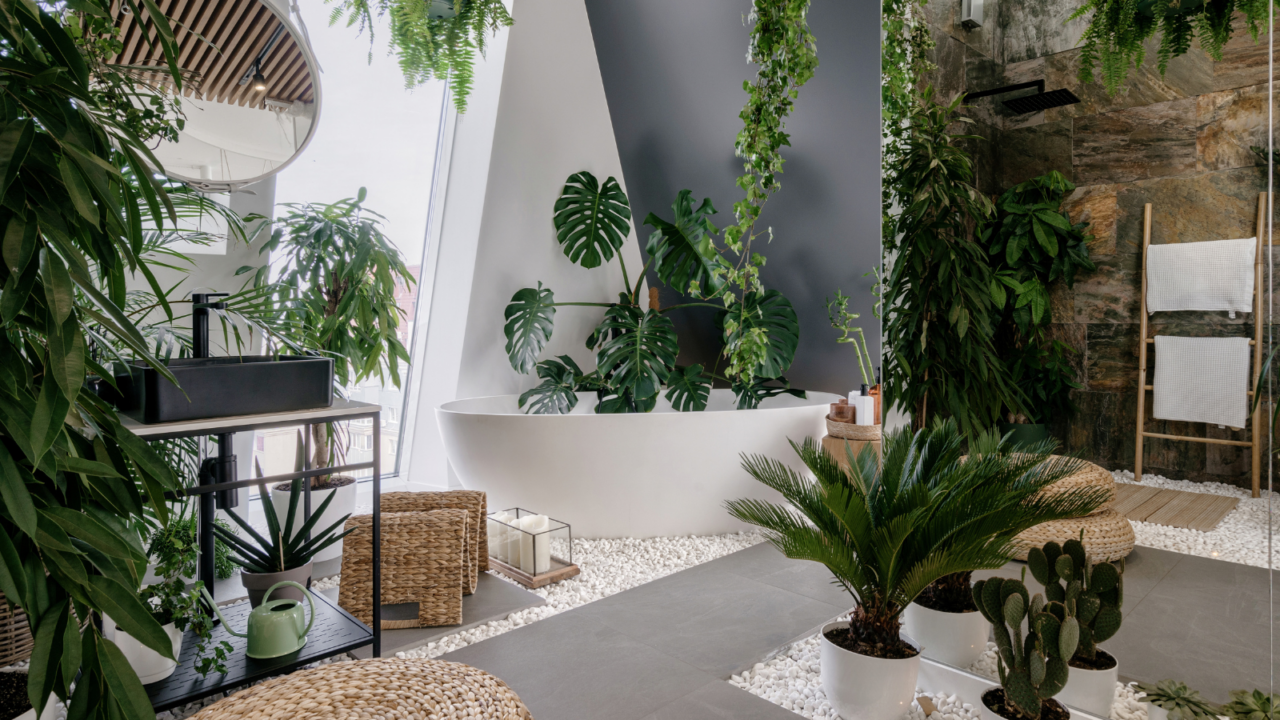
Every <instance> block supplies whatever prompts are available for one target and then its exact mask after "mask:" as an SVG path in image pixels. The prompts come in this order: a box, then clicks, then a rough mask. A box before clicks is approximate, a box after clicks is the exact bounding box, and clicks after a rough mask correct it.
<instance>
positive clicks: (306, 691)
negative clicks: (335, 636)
mask: <svg viewBox="0 0 1280 720" xmlns="http://www.w3.org/2000/svg"><path fill="white" fill-rule="evenodd" d="M191 718H192V720H278V719H279V718H288V719H289V720H338V719H339V718H351V719H352V720H357V719H360V718H388V719H389V718H396V719H397V720H428V718H431V719H433V720H462V719H463V718H467V719H468V720H532V716H531V715H530V714H529V710H528V708H526V707H525V706H524V703H522V702H520V698H519V697H518V696H517V695H516V694H515V692H514V691H512V689H511V688H509V687H507V684H506V683H504V682H502V681H501V680H499V679H498V678H496V677H494V676H492V675H490V674H488V673H486V672H484V671H483V670H478V669H476V668H473V667H471V666H469V665H462V664H460V663H453V662H445V661H443V660H426V659H422V658H414V659H409V658H404V659H402V658H375V659H371V660H356V661H351V662H339V663H332V664H329V665H321V666H320V667H318V668H312V669H311V670H300V671H298V672H295V673H293V674H291V675H282V676H280V677H277V678H274V679H272V680H268V681H266V682H264V683H262V684H260V685H254V686H253V687H251V688H247V689H245V690H241V691H240V692H238V693H235V694H234V695H231V696H230V697H227V698H225V699H222V700H219V701H218V702H216V703H214V704H212V705H210V706H208V707H206V708H204V709H203V710H201V711H200V712H198V713H196V714H195V715H192V716H191Z"/></svg>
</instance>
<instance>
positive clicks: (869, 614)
mask: <svg viewBox="0 0 1280 720" xmlns="http://www.w3.org/2000/svg"><path fill="white" fill-rule="evenodd" d="M792 446H793V447H794V448H795V450H796V453H797V454H798V455H799V456H800V459H801V460H802V461H803V462H804V464H805V466H806V467H807V468H808V469H809V471H810V472H811V473H812V474H813V476H814V478H815V479H814V480H810V479H809V478H807V477H805V476H804V475H801V474H800V473H799V472H797V471H795V470H793V469H791V468H790V467H788V466H786V465H784V464H782V463H780V462H777V461H774V460H770V459H768V458H764V457H760V456H750V457H746V458H744V460H743V467H744V468H745V469H746V470H747V472H749V473H750V474H751V475H752V476H753V477H754V478H756V479H757V480H759V481H760V482H762V483H764V484H765V485H767V486H769V487H771V488H773V489H774V490H777V491H778V492H779V493H781V494H782V496H783V497H784V498H785V499H786V500H787V502H788V504H789V507H788V506H782V505H777V504H774V503H771V502H767V501H764V500H755V499H746V500H733V501H730V502H729V503H728V509H729V512H730V513H731V514H732V515H733V516H734V517H736V518H738V519H739V520H742V521H744V522H747V523H751V524H752V525H756V526H758V527H761V528H763V529H764V531H765V535H766V537H767V538H768V539H769V541H770V542H771V543H773V544H774V546H775V547H777V548H778V549H779V550H781V551H782V552H783V554H785V555H786V556H787V557H791V558H797V559H804V560H813V561H817V562H821V563H823V564H824V565H826V566H827V567H828V568H829V569H830V570H831V572H832V574H833V575H834V576H835V578H836V581H837V582H839V583H840V584H841V585H843V586H844V587H845V588H846V589H847V590H848V591H849V592H850V593H851V594H852V595H853V597H854V603H855V607H854V610H853V616H852V619H851V620H850V621H848V622H835V623H829V624H828V625H827V626H825V627H824V628H823V630H822V641H821V642H822V651H821V652H822V655H821V657H822V686H823V689H824V691H825V692H826V693H827V697H828V699H830V701H831V704H832V706H833V707H834V708H835V709H836V711H837V712H839V713H840V715H841V716H842V717H844V718H846V719H847V720H853V719H861V718H866V719H867V720H872V719H879V718H886V717H895V716H897V715H900V714H902V713H903V712H905V711H906V709H907V708H908V707H909V706H910V705H911V701H912V699H913V698H914V696H915V688H916V674H917V671H918V668H919V663H920V657H919V655H920V645H919V644H918V643H917V642H916V640H914V639H912V638H911V637H909V636H907V635H905V634H904V633H903V632H902V622H901V616H902V612H903V610H904V609H905V608H906V607H907V605H909V604H910V603H911V601H912V600H914V599H915V598H916V597H917V596H918V595H919V594H920V593H921V592H922V591H923V590H924V589H925V588H926V587H927V586H929V584H931V583H933V582H934V581H936V580H938V579H939V578H941V577H943V576H946V575H950V574H953V573H959V572H964V571H966V570H974V569H980V568H998V567H1001V566H1003V565H1004V564H1005V562H1006V561H1007V558H1008V554H1009V542H1008V539H1007V538H1005V537H1004V535H1003V533H1004V532H1005V531H1006V528H1007V525H1008V523H1009V522H1010V519H1009V517H1008V511H1007V510H1006V509H1005V508H1006V506H1005V502H1006V501H1005V500H1004V499H1003V496H1004V494H1005V493H1006V487H1004V486H1001V485H998V484H996V483H993V482H991V478H993V477H1001V476H1003V475H1005V474H1008V475H1010V476H1012V477H1015V478H1018V479H1017V481H1016V483H1017V487H1018V488H1019V491H1021V487H1022V484H1025V485H1027V486H1029V487H1031V488H1034V490H1039V489H1041V488H1043V487H1045V486H1047V485H1048V484H1050V483H1052V482H1054V481H1056V480H1057V479H1059V478H1061V477H1063V476H1064V475H1063V473H1064V472H1067V471H1068V470H1069V469H1070V468H1069V466H1064V465H1063V464H1056V465H1055V464H1054V463H1052V462H1049V463H1046V458H1045V457H1044V456H1043V455H1040V456H1037V455H1032V454H1029V453H1007V452H990V453H986V454H974V455H972V456H970V457H968V458H967V459H963V460H962V454H963V446H964V437H963V436H962V435H961V434H960V432H959V430H958V429H957V427H956V424H955V423H954V422H953V421H950V420H947V421H939V422H936V423H934V425H933V426H932V427H931V428H930V429H928V430H921V431H919V432H917V433H915V434H912V433H911V432H910V431H908V430H905V429H904V430H899V431H897V432H894V433H891V434H889V435H888V437H887V438H886V440H885V444H884V450H883V457H884V460H883V463H881V462H880V460H879V459H878V458H877V456H876V454H875V452H873V451H872V450H870V449H869V448H864V450H863V452H862V453H860V454H859V455H858V456H857V457H856V458H854V457H850V458H849V468H848V470H845V469H843V468H842V467H841V465H840V464H838V463H837V462H836V460H835V459H834V458H832V457H831V456H830V455H829V454H827V453H826V452H824V451H823V450H822V449H821V446H820V445H819V444H817V443H815V442H814V441H813V440H812V439H809V440H806V441H805V443H804V444H803V445H796V444H795V443H793V444H792ZM850 454H852V453H850ZM1034 490H1032V492H1034ZM1043 502H1044V499H1043V498H1035V497H1032V498H1027V499H1026V500H1025V501H1024V505H1025V504H1027V503H1029V504H1031V505H1032V506H1035V505H1036V504H1037V503H1043ZM992 508H994V510H992ZM975 509H977V510H978V511H977V512H975Z"/></svg>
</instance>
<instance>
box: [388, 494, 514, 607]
mask: <svg viewBox="0 0 1280 720" xmlns="http://www.w3.org/2000/svg"><path fill="white" fill-rule="evenodd" d="M445 508H452V509H455V510H466V511H467V513H468V515H467V585H466V586H465V587H463V588H462V592H463V594H465V595H470V594H471V593H473V592H475V591H476V582H477V575H478V574H479V573H482V572H485V571H486V570H488V569H489V528H488V525H489V524H488V523H487V522H485V517H486V516H487V515H488V514H489V511H488V508H487V502H486V499H485V494H484V493H482V492H480V491H479V490H450V491H448V492H393V493H387V494H385V495H383V496H382V512H384V513H388V512H426V511H427V510H443V509H445Z"/></svg>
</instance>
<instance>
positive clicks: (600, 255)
mask: <svg viewBox="0 0 1280 720" xmlns="http://www.w3.org/2000/svg"><path fill="white" fill-rule="evenodd" d="M672 210H673V213H674V218H673V220H671V221H668V220H666V219H664V218H660V217H658V216H657V215H654V214H653V213H650V214H649V216H648V217H647V218H645V224H646V225H648V226H650V227H652V228H653V232H652V234H651V235H650V236H649V242H648V244H647V245H646V247H645V251H646V253H647V254H648V256H649V262H648V263H647V264H646V265H645V267H644V268H643V269H642V270H641V271H640V273H639V275H637V277H636V279H635V283H634V284H632V282H631V278H630V275H629V274H628V273H627V265H626V262H625V261H624V260H623V259H622V252H621V250H622V244H623V243H624V242H625V241H626V239H627V235H628V234H629V233H630V231H631V205H630V203H629V202H628V200H627V196H626V194H625V193H623V192H622V188H621V187H620V186H619V185H618V181H617V180H616V179H615V178H612V177H610V178H609V179H607V180H605V181H604V183H603V184H601V183H600V182H599V180H597V179H596V177H595V176H594V175H592V174H591V173H589V172H586V171H585V170H584V171H582V172H579V173H575V174H573V175H571V176H569V179H568V180H567V181H566V182H565V186H564V190H563V191H562V192H561V195H560V198H559V199H558V200H557V201H556V204H555V215H554V224H555V228H556V240H557V241H558V242H559V243H560V245H561V247H562V249H563V250H564V254H565V256H566V257H568V258H569V260H571V261H573V262H575V263H577V264H579V265H581V266H582V267H584V268H596V267H600V266H601V265H603V264H606V263H608V262H611V261H612V260H613V258H614V256H615V255H616V256H617V258H618V263H619V265H620V266H621V269H622V281H623V287H622V289H621V291H620V292H619V293H618V300H617V302H612V303H600V302H558V301H557V300H556V297H555V293H554V292H553V291H552V290H551V289H550V288H544V287H543V286H542V283H538V285H537V287H532V288H524V289H522V290H519V291H517V292H516V294H515V295H514V296H512V298H511V302H510V304H508V305H507V308H506V325H505V327H504V331H505V333H506V338H507V344H506V350H507V355H508V357H509V359H510V360H511V367H513V368H515V370H516V371H517V372H521V373H525V374H528V373H531V372H536V373H537V375H538V377H539V378H541V380H542V382H541V383H540V384H539V385H538V386H537V387H535V388H533V389H532V390H529V391H528V392H526V393H524V394H523V395H521V396H520V407H522V408H526V407H527V410H526V411H527V412H530V413H534V414H563V413H567V412H569V411H570V410H572V409H573V408H574V407H575V406H576V405H577V402H578V396H577V393H579V392H595V393H596V397H597V401H596V406H595V411H596V412H598V413H628V412H649V411H650V410H652V409H653V408H654V407H655V406H656V405H657V402H658V396H659V395H660V394H662V393H663V390H664V388H665V391H666V398H667V400H668V401H670V402H671V404H672V406H673V407H675V408H676V409H677V410H681V411H695V410H705V409H706V407H707V401H708V399H709V398H710V396H711V386H712V384H713V383H714V382H716V381H717V380H718V381H721V382H722V383H724V384H728V385H731V386H732V387H733V391H734V394H735V395H736V396H737V398H738V407H739V408H754V407H756V406H758V405H759V404H760V402H761V401H762V400H764V399H766V398H769V397H773V396H775V395H779V394H783V393H789V394H792V395H797V396H800V397H803V396H804V393H803V392H802V391H800V390H794V389H792V388H791V387H790V386H789V385H788V384H787V382H786V379H785V378H784V377H783V373H785V372H786V370H787V368H789V367H790V366H791V361H792V360H793V359H794V358H795V354H796V346H797V344H798V343H799V339H800V325H799V320H798V318H797V317H796V312H795V310H794V309H793V308H792V307H791V303H790V302H789V301H788V300H787V299H786V298H785V297H783V296H782V294H781V293H779V292H777V291H776V290H752V291H748V292H744V293H742V294H741V295H736V294H733V293H728V292H722V290H723V289H724V288H723V283H724V276H725V271H726V270H727V269H729V268H731V267H732V263H731V262H730V261H729V260H728V259H726V258H725V257H723V256H722V255H721V254H720V251H719V250H717V249H716V247H715V245H714V243H713V240H712V239H713V238H714V236H715V235H716V234H717V233H718V232H719V230H718V229H717V228H716V226H715V225H714V224H713V223H712V222H711V220H710V216H711V215H714V214H715V212H716V210H715V207H714V206H712V204H711V201H710V200H703V201H702V202H701V203H699V204H697V205H696V206H695V204H694V201H693V193H692V192H691V191H689V190H682V191H680V194H679V195H678V196H677V197H676V201H675V203H674V204H673V206H672ZM650 267H652V268H653V270H654V271H655V273H656V274H657V276H658V278H659V279H660V280H661V281H662V282H663V283H665V284H666V285H667V286H669V287H670V288H672V289H673V290H675V291H677V292H679V293H681V294H682V295H684V294H689V293H690V290H691V289H694V290H697V289H701V291H702V292H704V293H706V295H707V296H708V298H709V299H711V301H707V302H693V303H686V304H682V305H673V306H671V307H667V308H659V307H656V302H652V301H651V302H650V307H648V308H644V307H641V305H640V286H641V284H642V283H643V281H644V276H645V273H646V272H647V271H648V270H649V269H650ZM566 306H575V307H581V306H585V307H600V308H604V309H605V312H604V318H603V320H602V321H601V323H600V325H599V326H597V327H596V329H595V331H594V332H592V333H591V335H590V336H589V337H588V338H587V342H586V344H587V349H588V350H591V351H593V352H595V354H596V356H595V358H596V369H595V370H592V371H590V372H584V371H583V370H582V368H581V367H579V366H578V364H577V363H576V362H574V360H573V359H572V358H570V357H569V356H567V355H561V356H560V357H558V358H554V359H548V360H542V361H541V362H540V361H539V360H538V357H539V355H540V354H541V353H542V351H543V350H544V349H545V348H546V346H547V343H548V342H550V340H551V334H552V332H553V330H554V328H555V317H556V309H557V308H560V307H566ZM691 306H704V307H714V308H716V309H718V310H719V311H720V312H719V313H717V326H718V327H720V328H721V329H722V332H723V335H724V341H725V343H726V345H742V344H744V343H749V344H754V345H755V347H756V349H757V350H756V352H754V353H752V354H751V355H749V357H753V358H755V360H754V362H752V363H751V364H750V366H749V367H735V365H736V363H733V362H730V364H729V367H728V368H726V369H725V371H724V372H723V373H721V372H718V368H712V369H707V368H705V367H703V366H702V365H690V366H678V365H676V357H677V356H678V355H679V351H680V348H679V344H678V341H677V338H676V329H675V325H674V324H673V323H672V322H671V319H670V318H669V317H667V313H668V312H669V311H671V310H675V309H676V308H681V307H691Z"/></svg>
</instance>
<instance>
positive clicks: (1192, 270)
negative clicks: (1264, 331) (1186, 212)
mask: <svg viewBox="0 0 1280 720" xmlns="http://www.w3.org/2000/svg"><path fill="white" fill-rule="evenodd" d="M1257 250H1258V239H1257V238H1245V239H1243V240H1212V241H1208V242H1191V243H1172V244H1168V245H1152V246H1150V247H1148V248H1147V312H1165V311H1172V310H1226V311H1229V312H1233V313H1234V312H1253V261H1254V256H1255V255H1256V254H1257Z"/></svg>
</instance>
